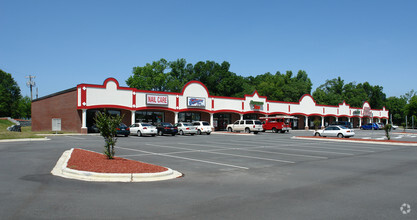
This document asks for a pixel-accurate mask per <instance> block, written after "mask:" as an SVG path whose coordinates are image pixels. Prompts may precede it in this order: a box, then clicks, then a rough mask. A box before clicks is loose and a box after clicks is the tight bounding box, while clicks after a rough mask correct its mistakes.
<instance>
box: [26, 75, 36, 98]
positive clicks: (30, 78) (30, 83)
mask: <svg viewBox="0 0 417 220" xmlns="http://www.w3.org/2000/svg"><path fill="white" fill-rule="evenodd" d="M25 78H27V79H29V81H27V82H26V85H27V86H28V87H29V88H30V101H32V100H33V93H32V88H33V87H35V86H36V83H35V81H32V79H34V78H36V76H32V75H29V76H25Z"/></svg>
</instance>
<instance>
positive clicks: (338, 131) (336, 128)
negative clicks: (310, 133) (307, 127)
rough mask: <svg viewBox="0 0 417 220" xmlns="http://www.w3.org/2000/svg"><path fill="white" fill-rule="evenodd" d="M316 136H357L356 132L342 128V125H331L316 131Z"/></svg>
mask: <svg viewBox="0 0 417 220" xmlns="http://www.w3.org/2000/svg"><path fill="white" fill-rule="evenodd" d="M314 135H315V136H322V137H339V138H342V137H353V136H354V135H355V132H354V130H352V129H350V128H347V127H344V126H341V125H330V126H329V127H327V128H325V129H322V130H317V131H314Z"/></svg>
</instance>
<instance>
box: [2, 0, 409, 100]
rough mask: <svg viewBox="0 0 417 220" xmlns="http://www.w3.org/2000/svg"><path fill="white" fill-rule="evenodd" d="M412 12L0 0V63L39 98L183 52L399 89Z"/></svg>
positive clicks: (305, 4)
mask: <svg viewBox="0 0 417 220" xmlns="http://www.w3.org/2000/svg"><path fill="white" fill-rule="evenodd" d="M416 12H417V1H415V0H392V1H385V0H377V1H373V0H370V1H368V0H337V1H335V0H328V1H326V0H314V1H311V0H287V1H280V0H276V1H272V0H271V1H263V0H256V1H255V0H253V1H245V0H239V1H235V0H221V1H217V0H210V1H191V0H190V1H188V0H166V1H160V0H155V1H141V0H132V1H127V0H117V1H116V0H111V1H109V0H87V1H85V0H82V1H80V0H71V1H64V0H58V1H57V0H51V1H49V0H36V1H34V0H0V30H1V31H0V69H2V70H3V71H5V72H7V73H10V74H12V77H13V78H14V80H15V81H16V82H17V83H18V84H19V86H20V88H21V93H22V95H23V96H25V95H28V96H30V90H29V88H28V87H27V86H26V82H27V78H25V76H28V75H34V76H36V78H35V79H34V81H35V83H36V87H37V88H38V94H39V97H42V96H45V95H49V94H52V93H55V92H59V91H62V90H66V89H69V88H73V87H75V86H77V84H81V83H90V84H102V83H103V82H104V80H105V79H106V78H108V77H114V78H116V79H117V80H118V81H119V83H120V85H121V86H126V83H125V81H126V80H127V79H128V78H129V76H131V75H132V69H133V67H136V66H144V65H145V64H146V63H152V61H157V60H159V59H161V58H164V59H166V60H168V61H174V60H177V59H180V58H184V59H186V60H187V62H188V63H192V64H195V63H197V62H198V61H207V60H211V61H215V62H218V63H221V62H223V61H227V62H229V63H230V64H231V67H230V71H231V72H234V73H236V74H237V75H241V76H245V77H246V76H256V75H259V74H264V73H266V72H270V73H276V72H277V71H279V72H281V73H285V72H286V71H288V70H290V71H292V72H293V73H297V72H298V71H299V70H304V71H306V72H307V74H308V77H309V78H310V79H311V80H312V83H313V90H312V92H313V91H314V90H315V89H316V88H317V87H318V86H320V85H322V84H324V83H325V82H326V80H330V79H334V78H337V77H339V76H340V77H341V78H342V79H343V80H344V81H345V83H349V82H356V83H363V82H369V83H370V84H371V85H379V86H382V87H383V88H384V89H383V91H384V93H386V94H387V97H390V96H397V97H399V96H401V95H404V94H405V93H406V92H409V91H410V90H412V89H414V90H417V88H416V82H417V13H416ZM33 91H34V97H35V94H36V92H35V91H36V89H34V90H33Z"/></svg>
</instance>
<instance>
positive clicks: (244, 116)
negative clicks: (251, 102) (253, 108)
mask: <svg viewBox="0 0 417 220" xmlns="http://www.w3.org/2000/svg"><path fill="white" fill-rule="evenodd" d="M258 118H259V115H258V114H246V115H243V119H252V120H258Z"/></svg>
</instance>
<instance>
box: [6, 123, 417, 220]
mask: <svg viewBox="0 0 417 220" xmlns="http://www.w3.org/2000/svg"><path fill="white" fill-rule="evenodd" d="M355 132H356V136H355V137H356V138H363V139H368V138H371V139H378V138H381V137H383V136H384V132H383V131H359V130H358V131H355ZM295 135H297V136H301V135H312V132H305V131H293V132H291V133H285V134H280V133H278V134H275V133H260V134H258V135H233V134H212V135H201V136H175V137H172V136H163V137H137V136H130V137H127V138H125V137H120V138H119V139H118V144H117V149H116V156H120V157H124V158H129V159H133V160H139V161H143V162H147V163H153V164H157V165H162V166H166V167H169V168H172V169H175V170H178V171H179V172H182V173H183V174H185V176H184V177H182V178H178V179H174V180H168V181H161V182H150V183H92V182H82V181H77V180H70V179H65V178H61V177H55V176H52V175H51V174H50V171H51V170H52V168H53V166H54V165H55V163H56V161H57V160H58V158H59V156H60V155H61V154H62V153H63V152H64V151H65V150H67V149H70V148H73V147H75V148H83V149H88V150H93V151H97V152H102V149H103V147H102V146H103V144H104V141H103V139H102V138H101V137H100V136H97V135H81V136H56V137H51V138H50V139H51V140H49V141H36V142H35V141H33V142H10V143H4V142H3V143H0V152H1V154H0V171H1V173H0V177H1V179H2V181H1V182H0V195H1V197H0V204H1V206H0V213H1V214H0V218H1V219H51V218H54V219H55V218H58V219H59V218H61V219H67V218H71V219H73V218H88V219H102V218H106V219H214V218H216V219H254V218H258V219H352V218H355V219H416V217H417V215H416V213H417V212H416V211H415V209H416V207H417V197H416V191H417V185H416V184H415V183H416V180H417V170H416V165H417V148H416V147H409V146H393V145H376V144H363V143H344V142H337V143H335V142H325V141H316V140H297V139H292V138H291V137H292V136H295ZM391 136H392V138H393V139H398V140H409V141H417V137H416V136H415V135H413V134H401V133H398V134H392V135H391ZM403 204H409V205H410V210H411V211H410V213H408V214H403V213H402V212H401V210H400V208H401V206H402V205H403ZM404 207H406V208H407V207H408V206H404ZM403 210H404V208H403Z"/></svg>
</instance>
